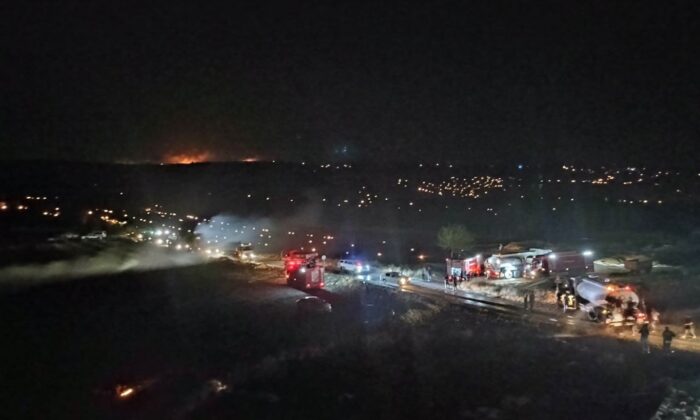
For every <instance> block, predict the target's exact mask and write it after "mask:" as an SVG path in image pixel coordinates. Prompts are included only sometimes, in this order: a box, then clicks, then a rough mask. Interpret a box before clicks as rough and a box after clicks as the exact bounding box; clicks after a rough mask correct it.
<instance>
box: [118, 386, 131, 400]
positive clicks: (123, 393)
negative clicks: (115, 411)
mask: <svg viewBox="0 0 700 420" xmlns="http://www.w3.org/2000/svg"><path fill="white" fill-rule="evenodd" d="M133 393H134V388H131V387H128V386H118V387H117V395H118V396H119V398H129V396H131V395H132V394H133Z"/></svg>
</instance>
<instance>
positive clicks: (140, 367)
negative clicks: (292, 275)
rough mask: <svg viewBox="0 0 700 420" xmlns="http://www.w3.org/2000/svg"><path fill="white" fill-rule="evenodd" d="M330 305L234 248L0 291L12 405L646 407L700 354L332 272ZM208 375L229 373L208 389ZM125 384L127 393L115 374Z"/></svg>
mask: <svg viewBox="0 0 700 420" xmlns="http://www.w3.org/2000/svg"><path fill="white" fill-rule="evenodd" d="M319 293H321V296H322V297H324V298H325V299H327V300H328V301H330V302H332V303H333V305H334V312H333V313H332V314H330V315H326V316H318V317H307V318H299V317H298V316H297V314H296V312H295V301H296V299H297V298H299V297H300V296H302V295H303V294H302V293H301V292H298V291H296V290H293V289H289V288H287V287H286V286H283V285H281V284H280V283H279V277H278V274H277V273H276V272H275V271H274V270H262V269H252V268H248V267H244V266H237V265H234V264H232V263H230V262H220V263H211V264H208V265H201V266H191V267H180V268H175V269H169V270H161V271H149V272H141V273H129V274H120V275H112V276H104V277H97V278H86V279H82V280H76V281H70V282H64V283H52V284H46V285H44V286H40V287H36V288H33V289H26V290H20V291H14V292H8V293H7V294H5V295H3V296H2V298H1V302H0V317H1V319H2V320H3V328H2V329H3V336H4V337H6V340H5V343H6V345H5V346H3V349H2V358H1V360H2V362H1V363H2V372H3V373H4V374H3V379H2V382H3V383H2V387H3V389H4V390H5V391H4V392H3V394H2V395H3V399H5V401H4V403H3V410H4V414H5V415H7V418H231V417H235V418H279V417H285V418H329V417H336V418H360V417H365V418H366V417H372V418H406V417H410V418H416V417H418V418H434V417H436V416H439V417H446V418H533V419H534V418H581V419H585V418H598V419H607V418H611V419H612V418H648V417H650V416H651V415H652V414H653V413H654V412H655V410H656V408H657V407H658V405H659V404H660V402H661V400H662V399H663V397H664V396H665V393H666V386H667V385H668V384H669V383H670V382H671V381H672V380H683V379H689V378H692V377H694V376H697V374H698V373H700V363H698V362H699V360H698V359H697V357H696V356H695V355H686V354H680V353H677V354H675V355H674V356H673V358H672V359H670V358H664V357H663V356H661V355H659V354H652V355H651V356H650V357H643V355H641V354H640V352H639V348H638V345H637V343H629V342H622V341H616V340H612V339H608V338H600V337H598V338H581V337H578V338H573V337H572V338H565V337H566V336H565V335H563V336H561V337H564V338H561V337H560V338H556V337H555V336H556V335H557V334H558V333H560V332H561V331H555V330H553V329H550V328H549V327H539V326H537V325H530V324H527V323H525V322H521V321H514V320H512V319H511V320H509V319H505V318H499V317H495V316H490V315H482V314H478V313H474V312H472V311H465V310H463V309H466V308H462V310H461V309H460V308H459V307H453V306H446V304H444V303H440V302H437V303H434V302H429V301H426V300H424V299H423V298H419V297H417V296H414V295H406V294H404V293H401V292H393V291H388V290H385V289H377V288H370V289H369V290H365V289H364V288H362V287H357V284H356V283H354V282H348V281H347V280H346V279H343V278H342V277H338V278H337V279H336V281H335V282H333V283H332V284H330V285H329V287H328V290H327V291H321V292H319ZM212 380H218V381H220V382H221V383H222V384H225V385H226V387H227V388H226V389H225V390H223V391H221V392H218V393H217V392H216V391H215V390H214V388H215V387H214V386H213V385H212V382H211V381H212ZM120 384H122V385H128V386H131V387H134V389H135V392H134V393H133V394H132V395H131V396H130V397H129V398H125V399H119V398H117V397H116V391H115V389H116V386H117V385H120Z"/></svg>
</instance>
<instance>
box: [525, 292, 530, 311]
mask: <svg viewBox="0 0 700 420" xmlns="http://www.w3.org/2000/svg"><path fill="white" fill-rule="evenodd" d="M529 298H530V294H529V292H525V293H524V294H523V309H525V310H526V311H527V309H528V301H527V300H528V299H529Z"/></svg>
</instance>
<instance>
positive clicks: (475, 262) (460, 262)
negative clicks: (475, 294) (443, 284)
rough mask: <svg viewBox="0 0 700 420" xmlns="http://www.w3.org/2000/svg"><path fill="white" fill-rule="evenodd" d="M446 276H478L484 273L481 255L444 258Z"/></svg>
mask: <svg viewBox="0 0 700 420" xmlns="http://www.w3.org/2000/svg"><path fill="white" fill-rule="evenodd" d="M446 266H447V273H446V275H447V278H448V279H454V278H460V277H467V276H469V277H480V276H482V275H483V274H484V259H483V258H482V257H481V255H476V256H474V257H471V258H459V259H450V258H448V259H447V260H446Z"/></svg>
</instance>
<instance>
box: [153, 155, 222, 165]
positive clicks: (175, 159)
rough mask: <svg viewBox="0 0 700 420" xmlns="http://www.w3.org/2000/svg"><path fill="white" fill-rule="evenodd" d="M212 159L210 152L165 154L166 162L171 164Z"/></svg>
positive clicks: (184, 163)
mask: <svg viewBox="0 0 700 420" xmlns="http://www.w3.org/2000/svg"><path fill="white" fill-rule="evenodd" d="M209 160H211V153H209V152H193V153H173V154H168V155H166V156H165V160H164V163H168V164H171V165H189V164H192V163H202V162H208V161H209Z"/></svg>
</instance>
